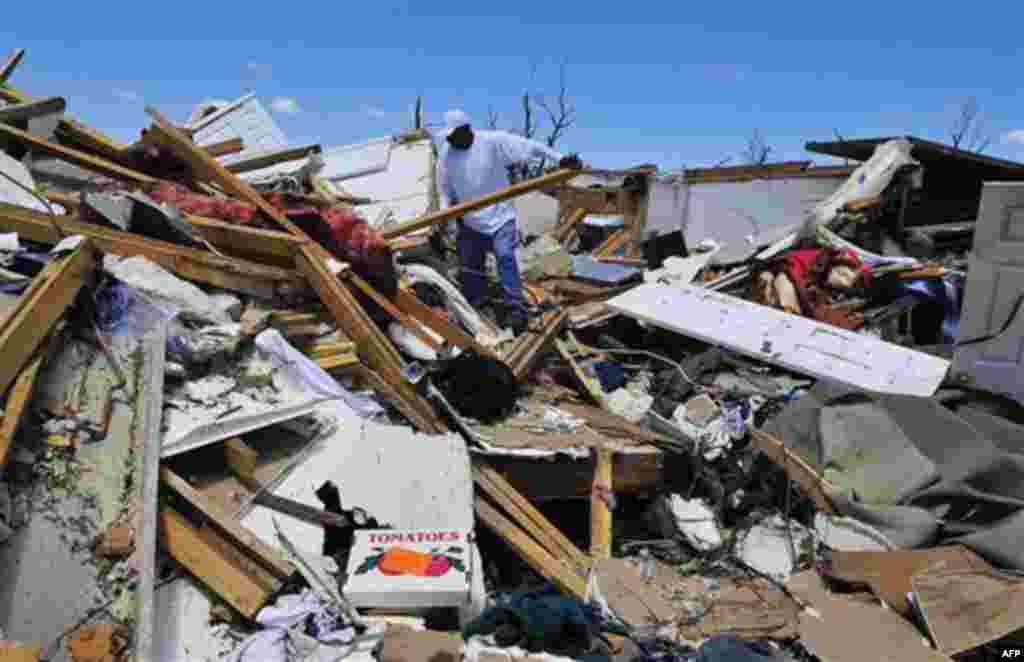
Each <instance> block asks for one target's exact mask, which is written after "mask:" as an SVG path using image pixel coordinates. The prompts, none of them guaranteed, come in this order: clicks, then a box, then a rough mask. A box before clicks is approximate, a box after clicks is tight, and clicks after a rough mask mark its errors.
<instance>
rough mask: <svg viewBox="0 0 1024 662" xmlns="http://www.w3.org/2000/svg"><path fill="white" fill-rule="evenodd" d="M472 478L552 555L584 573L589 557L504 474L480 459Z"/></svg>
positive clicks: (577, 571)
mask: <svg viewBox="0 0 1024 662" xmlns="http://www.w3.org/2000/svg"><path fill="white" fill-rule="evenodd" d="M472 469H473V482H475V483H476V485H477V486H478V487H479V488H480V489H482V490H483V491H484V492H486V493H487V495H488V496H489V497H490V498H491V499H493V500H494V501H495V502H497V503H499V504H501V506H502V507H503V508H504V509H505V510H506V512H508V513H509V514H510V515H511V516H512V517H513V518H515V519H516V520H517V521H518V522H519V524H520V525H521V526H522V527H523V529H525V530H526V531H528V532H530V533H531V534H532V535H533V537H534V538H535V539H536V540H537V542H538V543H539V544H541V545H542V546H543V547H544V549H545V550H547V552H548V553H549V554H551V555H552V556H553V557H555V558H558V559H562V560H563V561H565V562H566V563H568V564H569V565H570V566H571V567H572V568H573V570H574V571H575V572H576V574H577V575H579V576H580V577H586V576H587V572H589V570H590V564H591V561H590V559H589V558H588V557H587V555H586V554H584V553H583V552H582V551H580V548H579V547H577V546H576V545H574V544H573V543H572V541H571V540H569V539H568V538H566V537H565V535H564V534H563V533H562V532H561V531H559V530H558V527H556V526H555V525H554V524H552V523H551V521H550V520H548V518H547V517H545V516H544V514H543V513H541V512H540V511H539V510H537V508H536V507H535V506H534V505H533V504H532V503H530V501H529V500H528V499H527V498H526V497H524V496H523V495H522V494H521V493H520V492H519V491H518V490H516V488H514V487H512V484H511V483H509V482H508V481H507V480H505V477H504V476H502V475H501V474H500V473H498V472H497V471H495V470H494V469H493V468H491V467H489V466H487V465H486V464H483V463H481V462H475V463H474V464H473V468H472Z"/></svg>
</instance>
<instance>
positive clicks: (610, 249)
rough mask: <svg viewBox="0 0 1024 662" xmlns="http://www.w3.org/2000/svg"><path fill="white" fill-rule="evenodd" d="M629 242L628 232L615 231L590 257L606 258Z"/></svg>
mask: <svg viewBox="0 0 1024 662" xmlns="http://www.w3.org/2000/svg"><path fill="white" fill-rule="evenodd" d="M629 240H630V234H629V231H628V230H616V231H615V232H613V233H612V235H611V236H610V237H608V238H607V239H605V240H604V243H602V244H601V245H600V246H598V247H597V248H596V249H595V250H594V252H593V253H592V255H593V256H594V257H608V256H609V255H612V254H613V253H615V252H616V251H618V250H619V249H620V248H622V247H623V246H625V245H626V243H627V242H629Z"/></svg>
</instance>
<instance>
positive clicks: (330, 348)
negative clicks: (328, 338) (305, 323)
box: [304, 340, 356, 359]
mask: <svg viewBox="0 0 1024 662" xmlns="http://www.w3.org/2000/svg"><path fill="white" fill-rule="evenodd" d="M355 351H356V344H355V343H354V342H352V341H351V340H340V341H338V342H319V343H314V344H312V345H309V346H308V347H307V348H306V351H305V352H304V353H305V354H306V356H308V357H309V358H311V359H321V358H325V357H328V356H337V355H338V354H348V353H351V352H355Z"/></svg>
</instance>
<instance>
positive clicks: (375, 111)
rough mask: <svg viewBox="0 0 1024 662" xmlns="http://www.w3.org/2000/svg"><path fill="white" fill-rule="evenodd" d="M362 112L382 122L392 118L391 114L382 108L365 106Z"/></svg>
mask: <svg viewBox="0 0 1024 662" xmlns="http://www.w3.org/2000/svg"><path fill="white" fill-rule="evenodd" d="M360 110H361V111H362V113H363V114H364V115H366V116H368V117H372V118H373V119H375V120H382V119H386V118H388V117H390V116H391V113H389V112H387V111H386V110H384V109H383V108H381V107H380V106H363V107H362V108H361V109H360Z"/></svg>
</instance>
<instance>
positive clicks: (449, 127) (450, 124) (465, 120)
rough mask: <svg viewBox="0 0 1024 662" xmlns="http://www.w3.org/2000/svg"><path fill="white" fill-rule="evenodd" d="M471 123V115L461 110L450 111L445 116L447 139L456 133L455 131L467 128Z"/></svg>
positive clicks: (445, 134)
mask: <svg viewBox="0 0 1024 662" xmlns="http://www.w3.org/2000/svg"><path fill="white" fill-rule="evenodd" d="M469 123H470V121H469V115H467V114H466V113H465V112H463V111H461V110H449V111H448V112H447V113H445V114H444V125H445V131H444V136H445V138H447V137H448V136H450V135H452V132H453V131H455V129H457V128H459V127H460V126H467V125H468V124H469Z"/></svg>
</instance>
